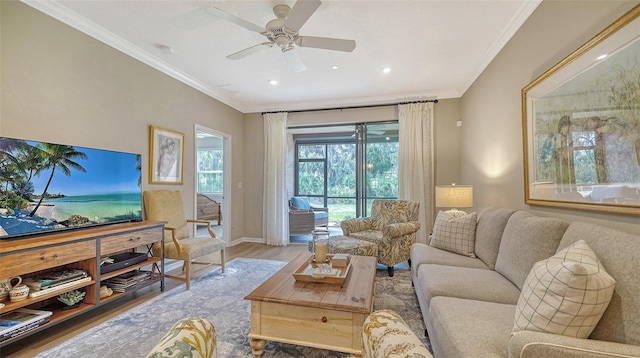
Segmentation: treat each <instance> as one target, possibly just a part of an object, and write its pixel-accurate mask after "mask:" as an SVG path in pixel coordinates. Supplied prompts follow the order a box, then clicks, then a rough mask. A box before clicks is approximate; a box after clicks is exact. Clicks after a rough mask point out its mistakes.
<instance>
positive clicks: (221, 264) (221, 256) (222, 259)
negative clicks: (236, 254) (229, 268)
mask: <svg viewBox="0 0 640 358" xmlns="http://www.w3.org/2000/svg"><path fill="white" fill-rule="evenodd" d="M220 266H221V267H220V272H221V273H224V250H220Z"/></svg>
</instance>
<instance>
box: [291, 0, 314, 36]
mask: <svg viewBox="0 0 640 358" xmlns="http://www.w3.org/2000/svg"><path fill="white" fill-rule="evenodd" d="M318 7H320V0H298V1H296V3H295V5H293V8H292V9H291V12H290V13H289V16H287V20H286V21H285V22H284V27H286V28H287V29H289V30H291V31H293V32H298V31H300V28H301V27H302V25H304V23H305V22H307V20H309V18H310V17H311V15H313V13H314V12H316V10H317V9H318Z"/></svg>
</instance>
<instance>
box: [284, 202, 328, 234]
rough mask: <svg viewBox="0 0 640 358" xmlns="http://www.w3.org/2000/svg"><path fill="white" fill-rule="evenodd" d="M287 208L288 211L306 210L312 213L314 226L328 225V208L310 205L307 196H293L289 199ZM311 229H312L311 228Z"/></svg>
mask: <svg viewBox="0 0 640 358" xmlns="http://www.w3.org/2000/svg"><path fill="white" fill-rule="evenodd" d="M289 210H290V211H298V212H302V211H306V212H311V213H313V219H314V221H313V225H314V227H315V226H324V227H328V226H329V208H320V207H316V206H311V203H309V198H305V197H302V196H294V197H292V198H291V200H289ZM311 230H313V229H311Z"/></svg>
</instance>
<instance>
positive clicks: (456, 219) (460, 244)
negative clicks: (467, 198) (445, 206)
mask: <svg viewBox="0 0 640 358" xmlns="http://www.w3.org/2000/svg"><path fill="white" fill-rule="evenodd" d="M460 213H462V214H460ZM476 221H477V215H476V213H471V214H466V213H465V212H464V211H440V212H439V213H438V216H437V217H436V222H435V224H434V225H433V235H432V237H431V242H430V243H429V245H431V246H433V247H436V248H438V249H442V250H447V251H451V252H455V253H456V254H460V255H465V256H469V257H476V255H475V254H474V253H473V250H474V247H475V235H476Z"/></svg>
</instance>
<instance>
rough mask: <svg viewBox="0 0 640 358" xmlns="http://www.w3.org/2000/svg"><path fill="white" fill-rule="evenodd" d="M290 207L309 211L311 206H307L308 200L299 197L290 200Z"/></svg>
mask: <svg viewBox="0 0 640 358" xmlns="http://www.w3.org/2000/svg"><path fill="white" fill-rule="evenodd" d="M291 205H293V206H295V207H296V208H297V209H301V210H308V209H311V204H309V199H308V198H303V197H300V196H294V197H292V198H291Z"/></svg>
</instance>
